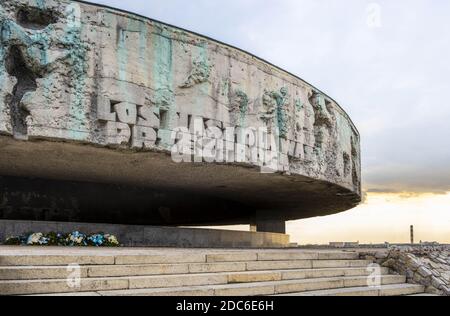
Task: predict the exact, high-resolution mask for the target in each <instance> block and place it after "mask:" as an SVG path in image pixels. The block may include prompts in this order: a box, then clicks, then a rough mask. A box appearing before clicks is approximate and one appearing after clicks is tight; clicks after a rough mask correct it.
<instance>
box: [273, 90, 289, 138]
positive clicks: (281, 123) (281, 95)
mask: <svg viewBox="0 0 450 316" xmlns="http://www.w3.org/2000/svg"><path fill="white" fill-rule="evenodd" d="M273 96H274V98H275V100H276V103H277V126H278V131H279V136H280V137H281V138H286V137H287V134H288V132H289V126H288V114H287V111H286V107H287V104H286V102H288V100H287V99H288V90H287V88H284V87H283V88H281V90H280V92H274V93H273Z"/></svg>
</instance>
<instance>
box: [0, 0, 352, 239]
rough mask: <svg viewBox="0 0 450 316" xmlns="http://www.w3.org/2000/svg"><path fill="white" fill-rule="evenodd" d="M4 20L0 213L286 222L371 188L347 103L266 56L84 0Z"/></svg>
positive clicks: (7, 10)
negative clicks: (365, 185) (363, 171)
mask: <svg viewBox="0 0 450 316" xmlns="http://www.w3.org/2000/svg"><path fill="white" fill-rule="evenodd" d="M0 29H1V33H0V34H1V35H0V135H1V136H0V151H1V154H0V175H1V176H0V219H8V220H37V221H60V222H85V223H110V224H127V225H165V226H178V225H187V226H190V225H224V224H251V225H253V227H254V229H256V230H257V231H262V232H275V233H284V232H285V228H284V227H285V225H284V223H285V221H288V220H295V219H301V218H308V217H313V216H322V215H328V214H334V213H337V212H341V211H345V210H348V209H350V208H353V207H355V206H356V205H358V203H359V202H360V200H361V172H360V145H359V144H360V136H359V133H358V131H357V129H356V127H355V126H354V124H353V123H352V122H351V120H350V118H349V117H348V115H347V114H346V113H345V112H344V110H343V109H342V108H341V107H340V106H339V105H338V104H337V103H336V102H335V101H334V100H333V99H332V98H330V97H329V96H327V95H326V94H324V93H323V92H321V91H320V90H318V89H317V88H315V87H313V86H311V85H310V84H308V83H307V82H305V81H303V80H302V79H300V78H298V77H296V76H294V75H292V74H290V73H288V72H286V71H284V70H282V69H280V68H277V67H276V66H273V65H271V64H269V63H268V62H266V61H264V60H261V59H259V58H257V57H255V56H252V55H251V54H249V53H246V52H244V51H242V50H239V49H237V48H234V47H231V46H229V45H226V44H223V43H220V42H218V41H215V40H212V39H210V38H207V37H204V36H201V35H198V34H194V33H192V32H189V31H186V30H183V29H180V28H177V27H173V26H170V25H167V24H164V23H160V22H157V21H153V20H150V19H148V18H145V17H141V16H138V15H135V14H131V13H127V12H122V11H119V10H116V9H112V8H106V7H101V6H97V5H93V4H88V3H84V2H77V1H67V0H46V1H42V0H3V1H2V2H1V3H0ZM268 157H270V158H268Z"/></svg>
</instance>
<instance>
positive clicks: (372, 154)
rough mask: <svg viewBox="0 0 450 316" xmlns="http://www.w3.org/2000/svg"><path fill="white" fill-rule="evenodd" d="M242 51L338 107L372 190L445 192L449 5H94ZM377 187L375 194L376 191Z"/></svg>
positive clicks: (243, 1) (403, 0) (173, 1)
mask: <svg viewBox="0 0 450 316" xmlns="http://www.w3.org/2000/svg"><path fill="white" fill-rule="evenodd" d="M94 2H96V3H103V4H108V5H111V6H115V7H119V8H123V9H126V10H130V11H134V12H137V13H140V14H142V15H146V16H149V17H152V18H155V19H158V20H162V21H165V22H168V23H171V24H175V25H178V26H181V27H184V28H187V29H191V30H193V31H196V32H199V33H202V34H205V35H208V36H211V37H213V38H216V39H218V40H221V41H224V42H226V43H229V44H232V45H235V46H238V47H241V48H243V49H245V50H248V51H250V52H252V53H254V54H256V55H258V56H260V57H262V58H264V59H267V60H269V61H271V62H273V63H275V64H277V65H279V66H281V67H283V68H285V69H287V70H289V71H290V72H293V73H295V74H298V75H299V76H301V77H302V78H304V79H305V80H307V81H309V82H311V83H312V84H314V85H316V86H318V87H319V88H320V89H322V90H323V91H325V92H327V93H328V94H329V95H331V96H332V97H333V98H334V99H336V100H337V101H338V102H340V104H341V106H342V107H343V108H344V109H346V111H347V112H348V113H349V115H350V116H351V117H352V119H353V120H354V122H355V124H356V125H357V127H358V128H359V130H360V132H361V137H362V159H363V175H364V186H365V188H366V189H368V190H384V191H385V192H388V191H392V190H393V191H397V192H401V191H409V192H444V191H450V166H449V161H450V140H449V135H450V124H449V122H448V120H449V118H450V106H448V104H447V103H448V97H447V91H448V88H449V87H450V76H449V75H448V74H449V73H450V58H448V56H450V41H448V38H447V36H446V34H449V33H450V20H449V19H448V14H449V13H450V2H448V1H433V2H429V1H425V0H398V1H388V0H380V1H377V3H378V4H379V5H380V9H381V11H380V14H381V15H380V22H381V27H380V28H370V27H368V25H367V18H368V16H367V14H368V13H367V6H368V5H369V4H370V3H372V2H373V1H361V0H347V1H346V3H345V5H343V4H342V2H340V1H334V0H322V1H313V0H229V1H227V2H223V1H210V0H192V1H189V3H188V4H187V3H186V1H184V0H166V1H164V2H163V1H159V0H147V1H145V2H142V1H122V0H101V1H100V0H98V1H94ZM374 188H375V189H374Z"/></svg>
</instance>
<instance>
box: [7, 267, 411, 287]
mask: <svg viewBox="0 0 450 316" xmlns="http://www.w3.org/2000/svg"><path fill="white" fill-rule="evenodd" d="M279 271H285V272H284V273H289V272H292V271H296V270H279ZM303 271H304V270H303ZM307 271H310V270H307ZM244 273H247V274H248V275H252V274H255V275H256V274H274V272H273V271H269V270H268V271H244V272H215V273H192V274H170V275H147V276H145V275H142V276H123V277H95V278H80V280H81V282H83V281H106V280H139V279H144V280H147V279H167V278H180V277H190V278H195V277H205V276H210V277H215V276H217V277H230V276H234V275H241V274H244ZM372 277H403V276H402V275H398V274H380V275H373V276H372ZM338 278H344V279H345V278H350V279H353V278H357V279H358V278H368V275H355V276H353V275H352V276H337V277H315V278H304V279H286V280H283V279H282V280H275V281H270V282H284V281H307V280H322V279H338ZM51 282H67V279H36V280H0V286H1V285H2V284H11V283H17V284H21V283H23V284H27V283H51ZM264 282H266V281H262V282H257V281H256V282H242V283H238V284H245V283H264Z"/></svg>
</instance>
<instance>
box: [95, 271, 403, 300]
mask: <svg viewBox="0 0 450 316" xmlns="http://www.w3.org/2000/svg"><path fill="white" fill-rule="evenodd" d="M381 279H382V283H383V284H397V283H401V282H404V280H405V279H404V278H402V277H399V276H383V277H382V278H381ZM366 284H367V277H341V278H319V279H307V280H294V281H292V280H291V281H275V282H258V283H245V284H231V285H216V286H196V287H184V288H156V289H134V290H133V289H131V290H121V291H99V292H98V294H100V295H102V296H259V295H275V294H283V293H291V292H302V291H313V290H323V289H336V288H344V287H346V286H347V287H353V286H355V285H357V286H364V285H366Z"/></svg>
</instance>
